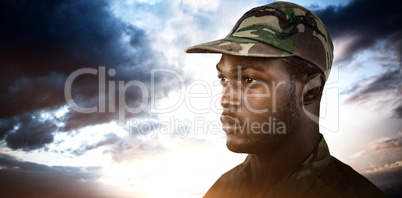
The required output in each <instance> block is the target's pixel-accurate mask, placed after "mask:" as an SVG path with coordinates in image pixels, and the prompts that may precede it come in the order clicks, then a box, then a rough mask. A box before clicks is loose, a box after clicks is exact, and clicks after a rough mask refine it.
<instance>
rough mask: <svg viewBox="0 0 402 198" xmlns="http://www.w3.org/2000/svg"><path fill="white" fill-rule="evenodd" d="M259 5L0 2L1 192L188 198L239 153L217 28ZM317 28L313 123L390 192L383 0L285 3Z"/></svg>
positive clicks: (399, 169) (396, 41) (399, 137)
mask: <svg viewBox="0 0 402 198" xmlns="http://www.w3.org/2000/svg"><path fill="white" fill-rule="evenodd" d="M271 2H273V1H262V0H255V1H240V0H236V1H229V0H205V1H190V0H167V1H160V0H127V1H118V0H115V1H106V0H99V1H80V0H70V1H66V0H56V1H35V2H33V1H11V0H6V1H1V3H0V15H1V16H0V25H1V27H2V30H1V31H0V40H1V41H0V43H1V44H0V70H1V73H0V75H1V81H0V82H1V83H0V90H1V92H0V99H1V100H0V104H1V107H2V109H1V111H0V184H1V185H0V192H1V194H2V195H5V197H94V198H95V197H96V198H97V197H116V198H125V197H201V196H202V195H203V194H204V193H205V192H206V191H207V190H208V188H209V187H210V186H211V185H212V184H213V183H214V182H215V180H216V179H217V178H219V176H220V175H221V174H223V173H224V172H226V171H227V170H229V169H230V168H232V167H234V166H236V165H237V164H239V163H241V162H242V161H243V160H244V159H245V155H244V154H235V153H232V152H230V151H229V150H227V148H226V146H225V141H226V140H225V134H224V132H222V130H221V129H220V127H221V126H220V122H219V116H220V113H221V111H222V108H221V107H220V103H219V99H220V96H221V95H220V94H221V93H220V91H221V86H220V84H219V80H218V78H217V77H216V76H217V73H216V69H215V65H216V63H217V62H218V61H219V58H220V55H213V54H185V53H184V50H185V49H186V48H187V47H189V46H191V45H195V44H199V43H202V42H207V41H212V40H216V39H220V38H223V37H224V36H226V34H227V33H229V31H230V30H231V28H232V26H233V25H234V23H235V22H236V21H237V19H238V18H240V16H241V15H242V14H243V13H244V12H246V11H247V10H249V9H251V8H253V7H255V6H258V5H264V4H267V3H271ZM292 2H294V3H298V4H300V5H302V6H305V7H306V8H309V9H310V10H312V11H313V12H314V13H315V14H316V15H318V16H319V17H320V18H321V19H322V21H323V22H324V23H325V24H326V25H327V27H328V29H329V31H330V34H331V37H332V40H333V42H334V47H335V52H334V53H335V56H334V57H335V58H334V65H333V69H332V71H331V74H330V77H329V79H328V81H327V83H326V87H325V89H324V94H323V99H322V101H321V116H320V132H321V133H322V134H323V135H324V137H325V139H326V141H327V142H328V145H329V147H330V152H331V154H332V155H333V156H335V157H336V158H338V159H340V160H341V161H343V162H345V163H347V164H349V165H350V166H352V167H353V168H354V169H355V170H357V171H358V172H359V173H361V174H363V175H364V176H366V177H367V178H368V179H370V180H371V181H372V182H373V183H375V184H376V185H377V186H378V187H380V188H381V189H382V190H383V191H384V192H385V193H386V194H387V195H388V196H389V197H400V195H402V191H401V189H400V186H402V181H401V179H400V178H402V122H401V119H402V94H401V93H402V83H401V79H402V62H401V61H402V60H401V54H402V27H401V26H400V24H402V16H401V13H400V11H399V10H398V5H399V4H398V3H397V1H396V0H388V1H384V2H382V3H378V1H374V0H364V1H363V0H342V1H324V0H306V1H301V0H299V1H292Z"/></svg>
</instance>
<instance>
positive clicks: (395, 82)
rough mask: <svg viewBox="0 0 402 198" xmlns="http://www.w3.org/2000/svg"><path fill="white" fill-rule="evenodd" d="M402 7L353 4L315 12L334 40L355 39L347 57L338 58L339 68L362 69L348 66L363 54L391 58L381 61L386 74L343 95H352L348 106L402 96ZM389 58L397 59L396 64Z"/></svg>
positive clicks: (368, 0) (392, 0) (366, 0)
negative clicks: (393, 94)
mask: <svg viewBox="0 0 402 198" xmlns="http://www.w3.org/2000/svg"><path fill="white" fill-rule="evenodd" d="M399 7H400V2H399V1H397V0H389V1H385V2H378V1H374V0H353V1H351V2H349V3H348V4H347V5H344V6H339V7H335V6H330V7H327V8H325V9H321V10H315V11H314V12H315V13H316V14H317V15H318V16H319V17H320V18H321V19H322V20H323V22H324V23H325V24H326V25H327V27H328V29H329V31H330V33H331V36H332V38H333V40H335V39H342V38H344V37H353V38H354V39H352V41H351V42H352V43H349V44H348V46H349V47H348V48H347V49H345V50H346V51H345V52H344V55H343V57H338V58H339V63H338V65H340V66H341V67H342V65H349V66H352V67H360V66H361V65H358V64H357V65H350V64H347V63H348V62H350V60H352V59H353V57H355V55H356V54H358V53H359V52H362V51H363V50H367V49H372V50H375V51H378V52H382V53H383V54H386V55H387V57H385V56H384V57H382V58H378V60H379V62H381V63H382V65H381V66H382V67H383V68H384V72H383V73H381V74H379V75H377V76H374V77H373V78H372V79H366V80H364V81H363V82H357V83H356V84H355V85H352V86H351V87H352V88H351V89H349V90H346V91H344V92H343V93H344V94H351V95H350V97H349V98H348V100H347V102H365V101H368V100H370V99H372V98H381V96H384V95H387V94H389V93H394V92H396V93H398V92H400V90H401V89H402V84H401V79H402V62H401V61H402V60H401V54H402V26H401V25H400V24H402V12H400V9H399ZM335 47H336V46H335ZM388 57H393V58H391V59H393V60H390V58H388ZM384 91H387V93H384ZM397 95H398V94H397ZM395 100H398V99H397V98H396V99H395Z"/></svg>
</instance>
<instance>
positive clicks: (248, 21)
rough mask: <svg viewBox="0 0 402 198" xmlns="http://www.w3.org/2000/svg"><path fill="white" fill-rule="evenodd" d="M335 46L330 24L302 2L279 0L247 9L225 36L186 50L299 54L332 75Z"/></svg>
mask: <svg viewBox="0 0 402 198" xmlns="http://www.w3.org/2000/svg"><path fill="white" fill-rule="evenodd" d="M333 50H334V47H333V45H332V40H331V37H330V35H329V32H328V29H327V27H326V26H325V25H324V23H323V22H322V21H321V20H320V19H319V18H318V17H317V16H316V15H315V14H313V13H312V12H311V11H309V10H307V9H306V8H304V7H302V6H299V5H296V4H293V3H288V2H280V1H278V2H275V3H271V4H267V5H264V6H260V7H256V8H253V9H251V10H249V11H248V12H246V13H245V14H244V15H243V16H242V17H241V18H240V19H239V20H238V21H237V23H236V25H235V26H234V27H233V29H232V30H231V31H230V33H229V34H228V35H227V36H226V37H225V38H223V39H220V40H216V41H212V42H208V43H204V44H200V45H195V46H192V47H189V48H188V49H187V50H186V52H187V53H223V54H231V55H236V56H251V57H288V56H299V57H301V58H303V59H305V60H307V61H310V62H311V63H313V64H314V65H316V66H317V67H318V68H319V69H320V70H321V71H323V73H324V74H325V77H326V78H328V75H329V71H330V69H331V65H332V60H333Z"/></svg>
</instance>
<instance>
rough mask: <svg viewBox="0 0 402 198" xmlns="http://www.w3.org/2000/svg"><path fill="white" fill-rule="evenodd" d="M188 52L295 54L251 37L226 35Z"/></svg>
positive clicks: (264, 55) (284, 55) (281, 55)
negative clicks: (242, 37) (243, 37)
mask: <svg viewBox="0 0 402 198" xmlns="http://www.w3.org/2000/svg"><path fill="white" fill-rule="evenodd" d="M185 52H186V53H221V54H230V55H235V56H250V57H271V58H272V57H288V56H294V54H291V53H288V52H285V51H283V50H280V49H278V48H275V47H273V46H270V45H268V44H265V43H262V42H259V41H254V40H251V39H239V38H235V39H234V38H230V37H226V38H224V39H220V40H216V41H212V42H208V43H203V44H200V45H195V46H191V47H189V48H187V49H186V51H185Z"/></svg>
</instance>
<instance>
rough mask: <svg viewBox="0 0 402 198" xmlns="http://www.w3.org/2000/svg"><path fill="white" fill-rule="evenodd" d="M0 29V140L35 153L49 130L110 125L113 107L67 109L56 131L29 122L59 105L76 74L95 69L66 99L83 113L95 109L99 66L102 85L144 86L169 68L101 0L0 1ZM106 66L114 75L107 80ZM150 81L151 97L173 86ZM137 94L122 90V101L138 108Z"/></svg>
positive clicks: (47, 140)
mask: <svg viewBox="0 0 402 198" xmlns="http://www.w3.org/2000/svg"><path fill="white" fill-rule="evenodd" d="M133 12H135V10H133ZM0 26H1V29H2V30H1V31H0V43H1V45H0V65H1V67H0V77H1V79H2V80H1V82H0V105H1V106H2V111H1V112H0V138H2V139H3V140H5V141H6V143H7V145H8V146H9V147H11V148H13V149H23V150H30V149H37V148H40V147H42V146H43V145H44V144H46V143H50V142H52V141H53V133H54V132H57V131H69V130H75V129H79V128H81V127H85V126H88V125H92V124H99V123H105V122H110V121H111V120H117V116H118V114H117V113H118V112H117V107H116V112H114V113H107V112H105V113H93V114H82V113H77V112H75V111H72V110H71V109H70V111H69V112H68V113H67V114H66V115H65V116H64V117H61V118H59V121H61V122H64V124H63V126H61V125H57V124H56V122H52V121H51V120H49V121H45V122H43V121H39V120H38V119H34V118H29V117H30V115H39V114H41V113H43V112H44V111H47V112H54V111H55V110H56V109H58V108H60V107H63V106H65V105H66V100H65V97H64V85H65V82H66V80H67V77H68V76H69V75H70V74H71V73H72V72H74V71H76V70H77V69H81V68H94V69H96V70H97V71H98V72H97V75H91V74H85V75H81V76H79V77H77V78H76V79H75V80H74V82H73V84H72V96H73V101H74V102H75V103H77V105H78V106H80V107H87V108H88V107H94V106H95V107H96V106H98V98H99V95H98V93H99V87H98V78H99V76H100V72H99V66H105V67H106V82H108V81H115V82H116V84H117V81H124V82H129V81H132V80H138V81H141V82H143V83H144V84H145V85H146V86H147V87H149V84H150V70H151V69H152V68H157V67H164V68H166V67H169V65H166V63H165V61H164V57H163V55H162V54H160V53H159V54H158V53H156V52H154V51H153V50H152V49H151V47H150V46H149V40H148V37H147V35H145V32H144V31H143V30H142V29H139V28H137V27H134V26H133V25H130V24H127V23H125V22H123V21H121V20H120V19H118V18H116V17H115V15H114V14H113V13H112V10H111V8H110V7H109V5H108V3H107V1H80V0H73V1H64V0H55V1H13V0H9V1H1V2H0ZM162 62H163V63H164V64H162ZM109 69H114V70H115V71H116V72H115V73H116V75H115V76H113V77H112V76H109V75H108V73H107V72H108V70H109ZM158 77H161V78H156V82H155V83H156V85H155V87H157V88H158V89H159V90H158V91H159V92H158V91H156V92H157V93H164V94H165V93H166V92H168V91H169V90H170V89H171V86H173V83H171V81H170V80H166V78H164V79H165V80H163V79H162V77H163V74H161V75H159V76H158ZM162 84H163V86H159V85H162ZM106 87H108V84H106ZM159 87H160V88H159ZM117 93H118V87H117V85H116V95H117ZM143 97H146V96H143V95H141V93H140V92H139V91H138V89H135V88H130V89H127V93H126V103H127V105H128V106H130V107H133V108H134V107H138V106H139V104H140V103H141V100H142V98H143ZM157 97H162V96H161V95H160V94H159V95H157ZM108 101H109V100H108V98H106V101H105V102H106V104H108ZM116 101H118V98H117V97H116ZM116 106H117V104H116ZM106 110H108V109H106ZM145 113H146V112H145ZM141 114H144V112H139V113H136V114H127V115H126V116H130V115H131V116H138V115H141ZM16 126H18V127H17V128H18V129H16Z"/></svg>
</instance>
